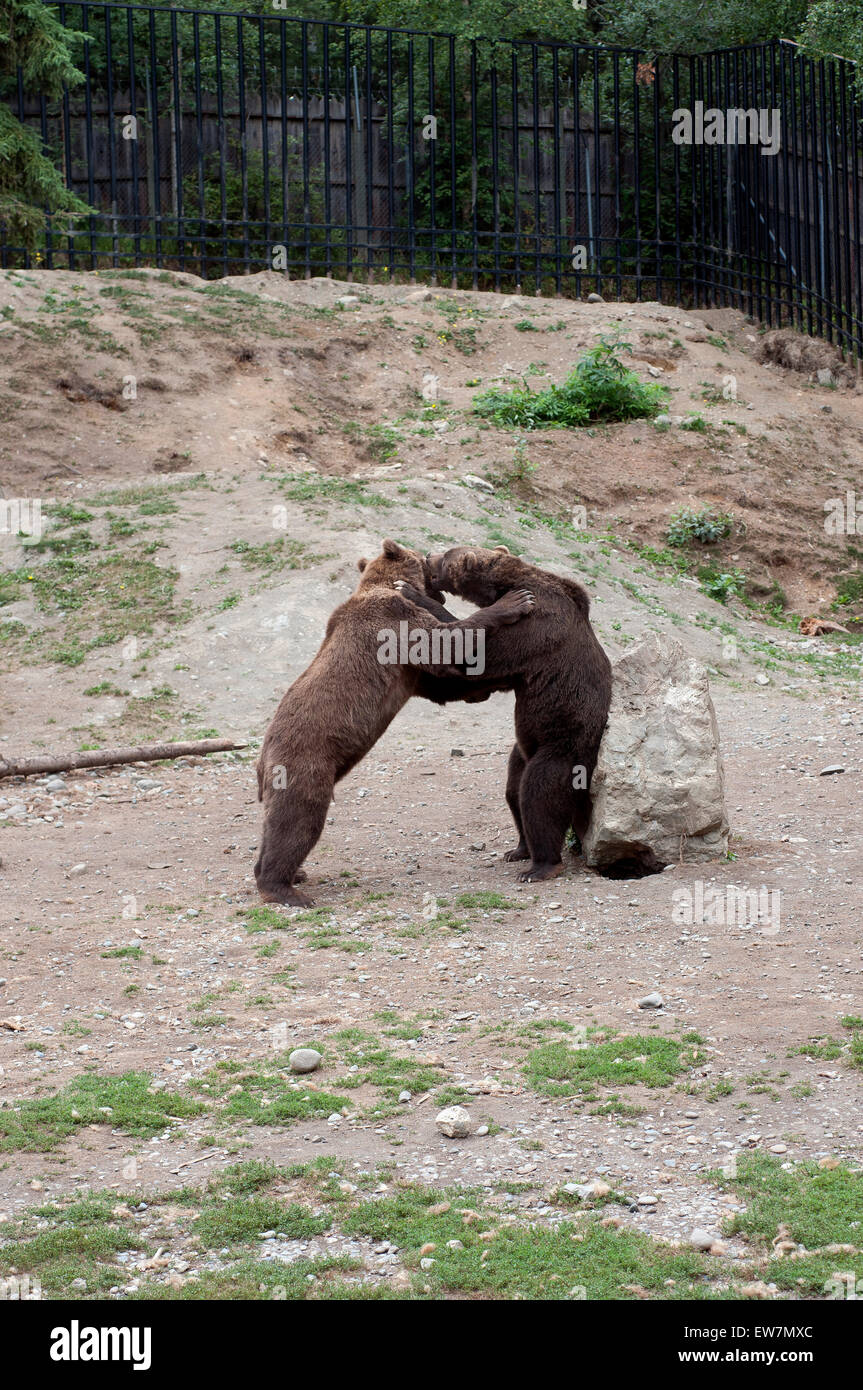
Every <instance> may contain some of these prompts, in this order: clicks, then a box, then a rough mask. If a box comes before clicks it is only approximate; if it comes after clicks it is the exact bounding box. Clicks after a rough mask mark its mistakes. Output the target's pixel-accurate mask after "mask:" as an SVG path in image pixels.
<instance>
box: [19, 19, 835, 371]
mask: <svg viewBox="0 0 863 1390" xmlns="http://www.w3.org/2000/svg"><path fill="white" fill-rule="evenodd" d="M59 13H60V16H61V18H62V20H63V22H64V23H65V24H66V25H67V26H68V27H69V28H70V29H74V30H77V31H81V32H83V33H84V34H85V35H86V36H87V41H86V42H85V43H84V45H83V56H82V59H81V64H80V65H81V67H82V70H83V71H84V74H85V79H86V80H85V84H84V86H83V87H81V88H78V89H75V90H73V91H71V92H69V93H67V94H66V95H64V96H63V98H62V99H61V100H60V101H57V102H50V101H46V100H45V99H44V98H40V97H38V96H32V95H30V94H28V93H26V92H25V91H24V90H23V89H22V88H21V86H20V83H19V87H18V90H17V92H14V93H13V94H12V104H13V109H15V110H16V111H17V113H18V114H19V115H20V116H21V118H22V119H23V120H24V121H25V122H26V123H27V124H29V125H32V126H34V127H35V128H36V129H37V130H39V131H40V132H41V136H42V140H43V142H44V145H45V147H46V148H47V149H48V150H49V151H50V152H52V153H53V155H54V157H55V158H56V160H57V162H58V164H59V165H60V167H62V168H63V170H64V172H65V176H66V179H67V182H68V184H69V186H70V187H71V188H73V189H74V190H75V191H76V192H77V193H79V195H80V196H82V197H83V198H85V199H86V200H87V201H88V202H89V204H90V205H91V206H92V207H94V208H96V209H98V211H97V213H96V214H95V215H93V216H91V217H89V218H88V219H85V220H84V221H83V222H79V223H77V224H75V225H74V226H72V227H70V226H67V225H65V223H64V222H62V221H61V222H58V219H56V218H55V219H54V220H53V221H49V226H48V230H47V233H46V235H45V238H44V243H43V244H42V245H41V246H40V248H39V251H38V256H39V258H40V260H41V262H42V263H44V264H46V265H48V266H52V267H71V268H82V269H83V268H92V269H96V268H99V267H106V266H134V265H140V264H155V265H161V266H166V267H169V268H177V269H182V270H191V271H194V272H195V273H197V274H200V275H203V276H220V275H225V274H238V273H242V272H244V271H248V270H260V269H265V268H271V269H279V270H284V271H286V272H287V273H289V274H292V275H299V276H308V275H334V276H338V277H341V278H347V279H353V278H363V279H368V280H374V279H375V278H377V279H381V278H403V279H414V278H421V279H430V280H433V281H438V282H441V281H443V282H446V283H451V284H453V285H460V286H464V287H471V286H472V287H477V288H489V289H504V288H518V289H520V290H521V291H522V292H535V293H553V294H554V293H556V294H576V295H580V294H583V293H584V292H586V291H589V290H597V291H599V292H600V293H605V294H610V295H613V296H615V297H618V298H657V299H668V300H675V301H677V302H680V303H690V304H696V305H698V304H702V305H706V304H727V305H735V306H738V307H740V308H742V309H744V310H745V311H746V312H748V313H751V314H752V315H754V316H756V317H757V318H759V319H761V320H763V321H765V322H767V323H770V324H784V323H788V324H792V325H793V326H796V327H798V328H800V329H803V330H804V331H806V332H809V333H817V334H819V335H822V336H824V337H826V338H828V339H829V340H830V341H833V342H835V343H836V344H837V345H838V346H839V347H840V348H842V349H843V351H849V352H852V353H853V354H855V355H856V356H858V357H860V356H863V299H862V298H861V296H863V284H861V279H863V268H861V228H860V216H861V199H863V105H861V90H860V86H859V85H858V80H857V72H856V67H855V65H854V64H852V63H848V62H845V61H842V60H839V59H836V60H829V61H818V62H816V61H813V60H811V59H808V58H806V57H805V56H804V55H802V54H801V52H800V51H799V50H798V49H797V48H796V47H795V46H794V45H791V44H786V43H781V42H776V43H769V44H764V45H758V46H752V47H747V48H740V49H729V50H724V51H722V52H718V53H712V54H703V55H698V56H695V57H680V56H670V57H661V56H660V57H655V56H651V55H648V54H644V53H641V52H638V51H635V50H628V49H606V48H595V47H584V46H582V45H574V44H561V43H528V42H510V41H503V40H485V39H477V40H473V41H471V42H467V41H464V42H462V41H459V40H456V38H455V37H454V36H452V35H449V34H433V33H419V32H415V31H411V30H406V29H405V30H402V29H398V30H395V29H381V28H374V27H363V26H356V25H348V24H338V23H330V22H323V21H315V20H305V19H290V18H287V17H283V16H281V15H280V14H278V13H273V14H272V15H251V14H239V13H233V12H231V13H229V12H226V11H218V12H208V11H198V10H191V9H179V8H178V9H165V8H159V7H155V6H146V5H126V4H118V3H112V0H107V3H103V0H94V2H93V3H82V4H61V5H60V6H59ZM687 121H688V124H687ZM29 260H30V257H29V255H28V253H27V252H26V251H25V250H24V249H23V248H20V247H19V248H16V247H14V246H11V245H8V244H7V243H6V242H5V241H3V240H2V229H0V263H2V264H3V265H13V264H25V263H28V261H29Z"/></svg>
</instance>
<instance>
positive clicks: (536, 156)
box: [530, 43, 542, 294]
mask: <svg viewBox="0 0 863 1390" xmlns="http://www.w3.org/2000/svg"><path fill="white" fill-rule="evenodd" d="M530 49H531V53H530V75H531V86H532V93H531V98H532V99H531V122H532V125H533V132H532V134H533V292H534V294H541V293H542V191H541V180H542V166H541V163H540V160H541V154H540V141H539V48H538V46H537V45H536V44H535V43H532V44H531V46H530Z"/></svg>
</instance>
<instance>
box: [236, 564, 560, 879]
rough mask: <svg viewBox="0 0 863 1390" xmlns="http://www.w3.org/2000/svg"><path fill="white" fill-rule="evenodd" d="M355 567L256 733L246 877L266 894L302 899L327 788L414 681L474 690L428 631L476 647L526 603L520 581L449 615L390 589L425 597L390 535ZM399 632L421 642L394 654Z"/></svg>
mask: <svg viewBox="0 0 863 1390" xmlns="http://www.w3.org/2000/svg"><path fill="white" fill-rule="evenodd" d="M359 569H360V572H361V575H362V578H361V579H360V582H359V585H358V587H357V589H356V592H355V593H354V594H353V595H352V596H351V597H350V598H349V599H348V600H347V602H346V603H343V604H341V605H340V606H339V607H338V608H337V609H336V610H335V612H334V613H333V614H332V616H331V617H330V620H329V622H328V623H327V630H326V635H325V637H324V640H323V643H322V644H321V647H320V650H319V651H318V653H317V655H316V656H315V658H314V660H313V661H312V663H311V665H310V666H309V667H308V668H307V670H305V671H304V672H303V673H302V675H301V676H299V677H298V678H297V680H295V681H294V683H293V685H292V686H291V687H290V689H289V690H288V691H287V693H286V694H285V695H284V696H283V698H282V701H281V704H280V705H279V707H278V709H277V710H276V713H275V715H274V717H273V719H272V722H271V723H270V726H269V728H268V729H267V732H266V735H265V737H264V742H263V746H262V748H261V755H260V758H259V760H258V769H257V770H258V799H259V800H261V801H263V802H264V826H263V833H262V836H261V844H260V852H259V855H258V860H257V863H256V864H255V879H256V881H257V885H258V890H259V892H260V894H261V896H262V897H263V898H264V900H265V901H267V902H279V903H295V904H299V905H300V906H309V905H310V904H311V899H310V898H308V897H306V896H305V895H304V894H303V893H300V892H298V891H297V889H296V887H295V885H296V884H297V883H298V882H302V880H303V879H304V878H305V877H306V876H305V874H303V873H301V872H300V865H301V864H302V862H303V860H304V859H305V858H306V856H307V855H308V853H309V851H310V850H311V849H312V847H313V846H314V845H315V844H316V843H317V841H318V839H319V838H320V835H321V832H322V830H323V828H324V822H325V821H326V817H327V811H328V809H329V805H330V802H331V801H332V798H333V787H334V786H335V783H336V782H338V781H339V780H340V778H342V777H344V776H345V774H346V773H347V772H350V770H351V768H352V767H354V766H355V765H356V764H357V763H358V762H359V761H360V759H361V758H364V757H365V755H366V753H368V751H369V749H370V748H371V747H372V746H373V744H374V743H376V742H377V740H378V739H379V738H380V736H381V734H382V733H383V732H384V730H385V729H386V728H387V725H388V724H389V723H390V722H391V720H392V719H394V718H395V716H396V715H397V714H398V712H399V710H400V709H401V708H402V707H403V706H404V705H405V704H406V703H407V701H408V700H409V699H410V697H411V695H413V694H416V693H420V684H421V682H424V684H423V686H422V693H424V694H427V695H428V694H429V692H430V691H434V690H435V687H436V685H437V680H438V679H440V682H441V690H440V693H439V694H438V693H435V694H434V695H433V696H432V698H435V699H440V700H441V701H444V700H446V699H459V698H464V696H465V694H473V693H475V692H476V693H479V695H480V698H482V692H481V691H480V690H479V688H478V687H477V686H476V685H474V684H472V681H473V680H475V679H478V677H471V676H470V675H466V674H465V671H466V669H467V668H466V664H465V663H464V662H461V661H460V664H458V665H454V664H446V662H445V661H443V660H440V659H438V660H437V661H435V660H434V659H431V656H432V653H433V652H434V648H433V647H432V643H431V637H432V636H433V635H434V633H435V630H436V629H437V630H438V635H437V637H436V638H435V641H436V642H437V644H438V648H439V651H443V650H444V647H443V642H442V640H441V631H440V630H442V629H443V630H448V631H449V632H450V633H456V632H458V633H460V634H461V638H460V640H461V643H462V647H463V648H467V645H468V636H469V634H473V635H474V637H476V636H477V634H479V633H482V634H483V636H482V642H483V649H484V644H485V634H486V633H492V632H494V631H495V630H496V629H497V628H499V627H501V626H504V625H506V624H509V623H514V622H517V620H518V619H519V618H521V617H522V616H523V615H525V614H527V613H529V612H530V611H531V609H532V608H533V597H532V595H531V594H530V593H529V592H527V591H526V590H525V589H524V588H523V587H521V586H519V588H518V591H517V592H515V593H508V594H502V595H501V596H500V597H499V599H498V600H497V601H496V602H494V603H492V604H491V606H490V607H486V608H484V609H483V611H482V612H481V613H476V614H474V615H472V616H471V617H470V618H464V619H462V621H461V622H459V621H457V620H456V619H455V618H453V617H452V615H451V614H447V616H446V618H445V619H443V620H442V619H441V618H440V617H436V616H433V615H431V614H429V613H428V612H426V611H425V610H424V609H422V608H418V607H417V606H416V605H415V604H414V603H412V602H411V601H410V600H409V599H408V598H405V597H404V596H403V595H402V594H400V593H399V592H398V591H397V589H396V588H395V583H396V580H399V579H400V580H404V581H406V582H408V583H410V584H411V585H412V586H413V591H414V592H416V593H419V594H420V595H421V596H422V597H425V596H426V595H425V583H424V580H425V575H424V569H423V561H422V558H421V557H420V556H419V555H417V554H416V553H415V552H414V551H411V550H407V549H406V548H404V547H403V546H400V545H398V544H397V543H396V542H395V541H392V540H385V541H384V543H383V552H382V554H381V555H379V556H377V558H376V559H374V560H372V561H371V562H368V561H366V560H360V561H359ZM442 611H443V612H446V610H445V609H444V610H442ZM400 635H401V636H405V637H411V638H413V637H414V636H418V637H419V638H421V639H422V640H420V641H418V642H417V648H416V650H413V649H412V650H411V651H410V652H405V651H404V650H401V651H396V652H395V653H393V652H392V651H391V650H390V643H391V639H392V638H393V637H394V636H395V637H396V639H398V637H399V636H400ZM448 640H449V641H450V645H453V644H452V639H448ZM424 643H425V644H426V645H427V646H428V647H430V648H431V651H424V650H423V644H424ZM396 645H397V643H396ZM424 657H425V659H423V658H424ZM415 658H416V659H415ZM475 664H477V665H478V663H475Z"/></svg>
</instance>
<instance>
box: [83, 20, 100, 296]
mask: <svg viewBox="0 0 863 1390" xmlns="http://www.w3.org/2000/svg"><path fill="white" fill-rule="evenodd" d="M81 32H82V33H84V34H89V32H90V7H89V5H82V6H81ZM83 67H84V149H85V151H86V156H87V202H88V203H89V204H90V207H93V205H94V203H95V202H96V183H95V180H94V178H93V86H92V82H91V72H90V45H89V43H85V44H84V63H83ZM87 239H88V241H89V243H90V269H91V270H95V269H96V264H97V260H96V218H95V217H93V216H92V215H91V216H90V217H88V218H87Z"/></svg>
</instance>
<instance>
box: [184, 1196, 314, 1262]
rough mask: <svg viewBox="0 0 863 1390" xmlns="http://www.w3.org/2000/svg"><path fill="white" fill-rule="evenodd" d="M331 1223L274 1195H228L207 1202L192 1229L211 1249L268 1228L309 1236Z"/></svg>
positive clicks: (303, 1237) (286, 1234)
mask: <svg viewBox="0 0 863 1390" xmlns="http://www.w3.org/2000/svg"><path fill="white" fill-rule="evenodd" d="M331 1225H332V1219H331V1218H330V1217H329V1216H315V1215H314V1214H313V1213H312V1212H311V1211H309V1210H308V1208H307V1207H303V1206H300V1205H299V1204H298V1203H296V1202H292V1203H291V1204H290V1205H289V1206H286V1205H285V1204H284V1203H283V1202H279V1201H277V1200H276V1199H275V1198H274V1197H230V1198H227V1199H226V1200H222V1201H218V1202H211V1203H209V1205H208V1206H206V1207H205V1208H204V1210H203V1211H202V1212H201V1214H200V1216H198V1217H197V1218H196V1220H195V1221H194V1222H193V1225H192V1230H193V1231H194V1233H195V1235H196V1236H197V1237H198V1240H199V1241H200V1243H201V1245H202V1246H204V1248H205V1249H207V1250H214V1249H218V1248H219V1247H220V1246H223V1245H229V1246H230V1245H235V1244H236V1243H237V1242H238V1241H245V1240H254V1239H256V1238H257V1237H259V1236H260V1235H261V1233H262V1232H263V1231H268V1230H272V1231H275V1232H276V1233H277V1234H278V1235H281V1236H284V1237H285V1238H286V1239H288V1240H309V1239H310V1238H311V1237H312V1236H317V1235H320V1233H321V1232H322V1231H326V1230H328V1229H329V1227H330V1226H331Z"/></svg>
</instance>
